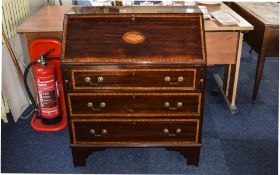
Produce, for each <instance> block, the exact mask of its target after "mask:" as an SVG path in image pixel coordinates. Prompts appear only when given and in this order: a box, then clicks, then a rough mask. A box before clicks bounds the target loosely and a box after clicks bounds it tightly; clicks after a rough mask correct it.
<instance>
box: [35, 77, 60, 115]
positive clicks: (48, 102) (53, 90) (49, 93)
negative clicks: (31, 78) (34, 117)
mask: <svg viewBox="0 0 280 175" xmlns="http://www.w3.org/2000/svg"><path fill="white" fill-rule="evenodd" d="M37 87H38V94H39V103H40V111H41V115H42V116H44V117H46V118H48V117H53V116H57V115H59V107H58V103H57V82H56V81H55V78H54V76H49V77H43V78H42V77H40V78H38V79H37Z"/></svg>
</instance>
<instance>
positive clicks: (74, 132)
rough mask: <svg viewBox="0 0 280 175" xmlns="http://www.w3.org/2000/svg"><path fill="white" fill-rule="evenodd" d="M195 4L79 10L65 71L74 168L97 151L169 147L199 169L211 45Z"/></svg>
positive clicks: (69, 29)
mask: <svg viewBox="0 0 280 175" xmlns="http://www.w3.org/2000/svg"><path fill="white" fill-rule="evenodd" d="M203 22H204V20H203V16H202V13H201V12H200V10H199V9H198V8H196V7H74V8H73V9H72V10H71V11H69V12H68V13H67V14H66V15H65V18H64V29H63V44H62V57H61V68H62V75H63V82H64V92H65V94H64V95H65V101H66V106H67V107H66V108H67V114H68V116H69V117H68V119H69V131H70V140H71V145H70V146H71V149H72V155H73V161H74V165H75V166H82V165H85V163H86V158H87V157H88V156H89V155H90V154H91V153H92V152H94V151H99V150H103V149H105V148H114V147H165V148H167V149H168V150H177V151H179V152H180V153H181V154H182V155H183V156H184V157H185V158H186V159H187V163H188V164H194V165H198V163H199V153H200V148H201V132H202V121H203V104H204V86H205V76H206V52H205V50H206V48H205V37H204V23H203Z"/></svg>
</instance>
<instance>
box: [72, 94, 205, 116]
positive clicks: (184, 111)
mask: <svg viewBox="0 0 280 175" xmlns="http://www.w3.org/2000/svg"><path fill="white" fill-rule="evenodd" d="M201 96H202V95H201V93H104V94H102V93H69V94H68V103H69V111H70V115H71V116H73V117H75V116H77V117H78V116H81V117H82V116H85V117H86V116H123V117H126V116H200V114H201Z"/></svg>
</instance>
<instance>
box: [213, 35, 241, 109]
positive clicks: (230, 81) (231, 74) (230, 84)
mask: <svg viewBox="0 0 280 175" xmlns="http://www.w3.org/2000/svg"><path fill="white" fill-rule="evenodd" d="M242 43H243V33H241V32H240V33H239V40H238V50H237V55H236V64H229V65H226V68H225V72H224V81H222V79H221V77H220V76H219V75H218V74H214V75H213V77H214V79H215V81H216V83H217V85H218V87H219V89H220V91H221V93H222V95H223V96H224V98H225V100H226V102H227V104H228V106H229V108H230V110H231V112H232V113H233V114H236V113H238V109H237V107H236V104H235V101H236V94H237V83H238V76H239V68H240V59H241V52H242Z"/></svg>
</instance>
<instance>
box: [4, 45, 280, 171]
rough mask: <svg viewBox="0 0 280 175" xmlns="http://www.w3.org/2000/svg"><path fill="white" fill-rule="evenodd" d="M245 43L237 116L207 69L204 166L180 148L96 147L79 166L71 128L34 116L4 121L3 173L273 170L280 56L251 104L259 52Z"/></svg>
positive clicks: (268, 69) (268, 64)
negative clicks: (52, 129)
mask: <svg viewBox="0 0 280 175" xmlns="http://www.w3.org/2000/svg"><path fill="white" fill-rule="evenodd" d="M249 49H250V48H249V46H248V45H247V44H246V43H245V44H244V47H243V53H242V61H241V69H240V77H239V83H238V95H237V106H238V108H239V114H238V115H232V114H231V113H230V111H229V110H228V108H227V105H226V103H225V102H224V100H223V97H222V95H221V94H218V96H211V95H210V93H211V89H212V88H213V87H214V86H215V82H214V80H213V78H212V76H211V74H212V73H222V72H223V67H221V66H219V67H214V68H209V69H208V75H207V88H206V97H205V98H206V100H205V112H204V122H203V133H202V149H201V154H200V165H199V166H198V167H196V166H188V165H186V163H185V160H184V158H183V156H182V155H180V154H179V153H178V152H174V151H167V150H165V149H163V148H124V149H121V148H118V149H107V150H105V151H102V152H96V153H95V154H92V155H91V156H90V157H89V158H88V159H87V166H86V167H78V168H74V167H73V164H72V155H71V152H70V148H69V134H68V129H65V130H63V131H61V132H57V133H38V132H35V131H33V130H32V129H31V128H30V119H26V120H23V119H20V120H19V121H18V122H17V123H13V122H12V120H11V119H10V121H9V124H3V123H2V133H1V139H2V140H1V142H2V143H1V144H2V145H1V171H2V172H3V173H91V174H93V173H102V174H103V173H105V174H109V173H114V174H118V173H130V174H139V173H141V174H145V173H147V174H151V173H157V174H163V173H164V174H199V175H202V174H203V175H212V174H213V175H220V174H221V175H237V174H238V175H243V174H246V175H251V174H252V175H258V174H259V175H266V174H267V175H274V174H277V168H278V167H277V166H278V159H277V155H278V84H279V74H278V71H279V60H278V58H268V59H267V60H266V64H265V68H264V73H263V77H262V81H261V85H260V89H259V94H258V98H257V102H256V103H255V104H252V103H251V97H252V91H253V84H254V77H255V69H256V63H257V54H256V53H254V52H253V53H252V54H249V52H248V50H249Z"/></svg>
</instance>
